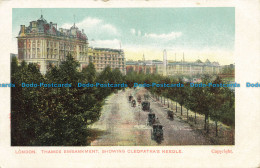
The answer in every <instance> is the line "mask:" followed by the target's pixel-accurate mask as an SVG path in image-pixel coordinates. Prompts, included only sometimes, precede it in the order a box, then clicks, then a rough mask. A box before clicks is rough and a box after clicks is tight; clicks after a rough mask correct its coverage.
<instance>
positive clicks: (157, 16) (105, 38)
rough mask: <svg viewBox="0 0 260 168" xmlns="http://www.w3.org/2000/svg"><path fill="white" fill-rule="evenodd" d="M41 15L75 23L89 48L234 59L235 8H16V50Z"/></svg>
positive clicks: (134, 56)
mask: <svg viewBox="0 0 260 168" xmlns="http://www.w3.org/2000/svg"><path fill="white" fill-rule="evenodd" d="M41 13H42V15H43V17H44V18H45V19H46V20H47V21H48V22H53V23H57V26H58V28H61V27H62V28H70V27H71V26H72V25H73V24H74V22H75V24H76V26H77V27H78V28H79V29H84V32H85V33H86V35H87V37H88V40H89V46H92V47H103V48H115V49H119V48H120V46H121V48H122V49H123V50H124V52H125V57H126V59H127V60H140V59H142V58H143V55H144V56H145V59H146V60H151V59H157V60H162V58H163V50H164V49H166V51H167V56H168V60H175V58H176V60H177V61H180V60H181V59H183V55H184V59H185V61H195V60H197V59H201V60H202V61H205V60H206V59H209V60H210V61H218V62H219V63H220V64H223V65H224V64H232V63H234V62H235V61H234V41H235V8H226V7H225V8H222V7H217V8H209V7H203V8H82V9H80V8H71V9H70V8H13V15H12V18H13V20H12V32H13V39H12V42H13V44H12V46H13V47H12V48H13V51H12V52H13V53H17V39H16V38H15V37H16V36H17V35H18V33H19V30H20V25H25V26H28V25H29V22H30V21H33V20H37V19H39V18H40V16H41ZM74 16H75V17H74ZM74 18H75V19H74Z"/></svg>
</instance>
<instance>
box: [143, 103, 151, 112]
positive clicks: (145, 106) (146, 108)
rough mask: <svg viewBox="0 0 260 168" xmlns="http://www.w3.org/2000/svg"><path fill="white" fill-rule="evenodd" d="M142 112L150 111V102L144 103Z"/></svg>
mask: <svg viewBox="0 0 260 168" xmlns="http://www.w3.org/2000/svg"><path fill="white" fill-rule="evenodd" d="M142 110H143V111H150V102H149V101H143V102H142Z"/></svg>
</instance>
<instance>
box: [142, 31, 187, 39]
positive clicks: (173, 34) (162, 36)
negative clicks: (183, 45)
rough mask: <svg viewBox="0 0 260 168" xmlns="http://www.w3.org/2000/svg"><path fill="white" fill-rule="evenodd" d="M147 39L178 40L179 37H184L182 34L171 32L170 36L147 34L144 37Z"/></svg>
mask: <svg viewBox="0 0 260 168" xmlns="http://www.w3.org/2000/svg"><path fill="white" fill-rule="evenodd" d="M144 36H145V37H147V38H153V39H160V40H167V41H170V40H173V39H176V38H178V37H181V36H182V32H171V33H169V34H155V33H151V34H145V35H144Z"/></svg>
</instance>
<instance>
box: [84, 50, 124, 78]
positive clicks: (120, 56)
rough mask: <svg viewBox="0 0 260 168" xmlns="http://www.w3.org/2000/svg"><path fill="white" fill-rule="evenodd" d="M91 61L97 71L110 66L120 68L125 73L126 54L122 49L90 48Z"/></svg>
mask: <svg viewBox="0 0 260 168" xmlns="http://www.w3.org/2000/svg"><path fill="white" fill-rule="evenodd" d="M88 55H89V61H90V62H92V63H93V64H94V65H95V68H96V70H97V72H100V71H102V70H104V69H105V67H107V66H110V67H111V69H116V68H118V69H119V70H120V71H121V72H122V73H123V74H125V55H124V51H123V50H121V49H109V48H91V47H89V50H88Z"/></svg>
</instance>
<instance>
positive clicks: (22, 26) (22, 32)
mask: <svg viewBox="0 0 260 168" xmlns="http://www.w3.org/2000/svg"><path fill="white" fill-rule="evenodd" d="M20 31H21V33H20V36H24V35H25V25H21V30H20Z"/></svg>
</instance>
